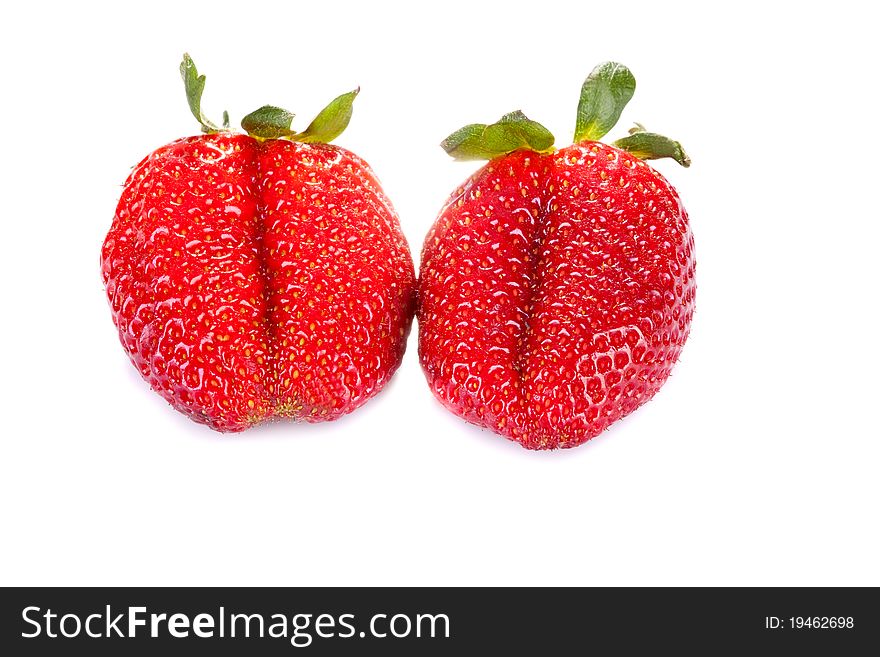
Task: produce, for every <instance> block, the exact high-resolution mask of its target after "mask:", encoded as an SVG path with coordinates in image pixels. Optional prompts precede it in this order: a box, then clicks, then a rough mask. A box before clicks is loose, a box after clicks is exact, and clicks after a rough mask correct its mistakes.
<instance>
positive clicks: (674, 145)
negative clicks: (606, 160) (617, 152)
mask: <svg viewBox="0 0 880 657" xmlns="http://www.w3.org/2000/svg"><path fill="white" fill-rule="evenodd" d="M614 146H616V147H617V148H620V149H622V150H625V151H627V152H628V153H632V154H633V155H635V156H636V157H637V158H639V159H642V160H658V159H660V158H663V157H671V158H672V159H673V160H675V161H676V162H678V163H679V164H680V165H681V166H683V167H689V166H690V165H691V159H690V158H689V157H688V155H687V153H685V152H684V149H683V148H682V147H681V144H679V143H678V142H677V141H673V140H672V139H670V138H669V137H664V136H663V135H658V134H657V133H656V132H644V130H640V131H636V132H631V133H630V135H629V136H628V137H624V138H623V139H618V140H617V141H616V142H614Z"/></svg>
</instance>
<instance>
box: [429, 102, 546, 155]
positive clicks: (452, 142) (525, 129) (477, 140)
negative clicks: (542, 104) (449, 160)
mask: <svg viewBox="0 0 880 657" xmlns="http://www.w3.org/2000/svg"><path fill="white" fill-rule="evenodd" d="M554 141H555V137H554V136H553V134H552V133H551V132H550V131H549V130H547V128H545V127H544V126H542V125H541V124H540V123H538V122H537V121H532V120H531V119H530V118H528V117H527V116H526V115H525V114H523V113H522V112H521V111H520V110H516V111H515V112H510V113H508V114H505V115H504V116H502V117H501V118H500V119H499V120H498V121H496V122H495V123H491V124H489V125H486V124H485V123H471V124H470V125H466V126H464V127H463V128H460V129H459V130H456V131H455V132H453V133H452V134H451V135H449V136H448V137H447V138H446V139H444V140H443V142H442V143H441V144H440V146H441V147H442V148H443V150H445V151H446V152H447V153H449V154H450V155H451V156H452V157H454V158H455V159H456V160H492V159H494V158H496V157H500V156H502V155H507V154H508V153H512V152H513V151H516V150H520V149H527V150H532V151H536V152H538V153H544V152H549V151H551V150H553V142H554Z"/></svg>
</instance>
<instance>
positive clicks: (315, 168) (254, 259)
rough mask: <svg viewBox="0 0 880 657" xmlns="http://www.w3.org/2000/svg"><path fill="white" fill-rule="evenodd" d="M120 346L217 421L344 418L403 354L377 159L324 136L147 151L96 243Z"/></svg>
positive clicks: (207, 138) (198, 417) (401, 242)
mask: <svg viewBox="0 0 880 657" xmlns="http://www.w3.org/2000/svg"><path fill="white" fill-rule="evenodd" d="M101 270H102V276H103V280H104V284H105V287H106V291H107V296H108V298H109V300H110V305H111V309H112V313H113V320H114V323H115V324H116V326H117V328H118V330H119V337H120V340H121V342H122V345H123V347H124V348H125V350H126V352H127V353H128V355H129V357H130V358H131V361H132V363H133V364H134V365H135V367H137V368H138V370H139V371H140V373H141V375H142V376H143V377H144V378H145V379H146V380H147V381H148V382H149V384H150V385H151V386H152V387H153V389H155V390H156V391H157V392H159V394H161V395H162V396H163V397H164V398H165V399H166V400H167V401H168V402H169V403H170V404H171V405H172V406H174V407H175V408H176V409H178V410H179V411H181V412H183V413H185V414H186V415H188V416H189V417H191V418H192V419H194V420H195V421H197V422H201V423H204V424H207V425H208V426H210V427H211V428H213V429H216V430H218V431H241V430H243V429H246V428H248V427H250V426H252V425H254V424H256V423H259V422H261V421H263V420H267V419H271V418H273V417H285V418H293V419H296V420H303V421H307V422H319V421H325V420H334V419H336V418H338V417H340V416H342V415H344V414H346V413H349V412H351V411H353V410H354V409H356V408H358V407H359V406H361V405H362V404H363V403H364V402H366V401H367V400H368V399H370V398H371V397H372V396H373V395H375V394H376V393H377V392H378V391H379V390H381V388H382V387H383V386H384V385H385V383H386V382H387V381H388V380H389V379H390V377H391V376H392V374H393V373H394V371H395V370H396V369H397V367H398V366H399V364H400V361H401V359H402V357H403V352H404V349H405V346H406V337H407V335H408V332H409V329H410V325H411V321H412V314H413V308H414V288H415V275H414V270H413V263H412V259H411V257H410V254H409V249H408V247H407V244H406V240H405V238H404V237H403V234H402V233H401V230H400V224H399V221H398V218H397V214H396V213H395V211H394V209H393V207H392V206H391V203H390V202H389V201H388V199H387V198H386V197H385V195H384V193H383V192H382V189H381V187H380V185H379V183H378V182H377V180H376V178H375V177H374V175H373V173H372V171H371V170H370V168H369V166H368V165H367V164H366V163H365V162H364V161H363V160H361V159H360V158H358V157H357V156H355V155H353V154H352V153H350V152H348V151H346V150H344V149H342V148H339V147H337V146H331V145H327V144H309V143H299V142H294V141H289V140H274V139H272V140H267V141H263V140H258V139H254V138H252V137H250V136H246V135H240V134H232V133H218V134H208V135H203V136H198V137H190V138H186V139H181V140H178V141H175V142H173V143H171V144H168V145H167V146H164V147H162V148H160V149H158V150H156V151H155V152H154V153H152V154H151V155H149V156H148V157H147V158H145V159H144V160H143V161H142V162H141V163H140V164H138V165H137V167H135V169H134V170H133V172H132V173H131V175H130V176H129V178H128V180H127V182H126V184H125V188H124V190H123V193H122V197H121V199H120V201H119V205H118V207H117V210H116V216H115V218H114V221H113V225H112V227H111V229H110V232H109V233H108V235H107V238H106V240H105V242H104V245H103V249H102V253H101Z"/></svg>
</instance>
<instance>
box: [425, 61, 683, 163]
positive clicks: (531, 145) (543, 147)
mask: <svg viewBox="0 0 880 657" xmlns="http://www.w3.org/2000/svg"><path fill="white" fill-rule="evenodd" d="M635 90H636V80H635V77H634V76H633V74H632V72H631V71H630V70H629V69H628V68H627V67H626V66H624V65H623V64H619V63H617V62H604V63H602V64H599V65H598V66H596V68H594V69H593V70H592V72H591V73H590V74H589V75H588V76H587V79H586V80H584V83H583V85H582V86H581V95H580V100H579V102H578V108H577V120H576V122H575V130H574V143H576V144H580V143H583V142H586V141H599V140H601V139H602V137H604V136H605V135H606V134H608V132H609V131H611V130H612V129H613V128H614V126H615V125H616V124H617V121H618V120H619V119H620V115H621V113H622V112H623V109H624V108H625V107H626V105H627V103H629V101H630V100H631V99H632V97H633V94H634V93H635ZM553 141H554V138H553V135H552V134H551V133H550V131H549V130H547V128H545V127H544V126H543V125H541V124H540V123H537V122H536V121H532V120H531V119H529V118H527V117H526V116H525V114H523V113H522V112H519V111H517V112H511V113H510V114H505V115H504V116H503V117H501V120H500V121H498V122H496V123H493V124H490V125H486V124H482V123H473V124H470V125H466V126H465V127H463V128H461V129H459V130H456V131H455V132H453V133H452V134H451V135H449V136H448V137H447V138H446V139H444V140H443V142H442V143H441V144H440V146H441V147H442V148H443V150H445V151H446V152H447V153H449V155H451V156H452V157H453V158H455V159H456V160H493V159H495V158H497V157H501V156H503V155H507V154H508V153H511V152H513V151H515V150H532V151H536V152H538V153H546V152H551V151H552V150H553ZM612 145H613V146H615V147H616V148H619V149H621V150H624V151H627V152H628V153H631V154H632V155H635V156H636V157H638V158H640V159H642V160H654V159H659V158H665V157H668V158H672V159H674V160H675V161H676V162H678V163H679V164H680V165H681V166H683V167H688V166H690V164H691V160H690V158H689V157H688V155H687V153H685V151H684V149H683V148H682V146H681V144H680V143H679V142H677V141H674V140H672V139H669V138H668V137H664V136H663V135H660V134H657V133H654V132H648V131H647V130H645V128H644V127H643V126H641V125H640V124H638V123H637V124H636V127H635V128H633V129H632V130H630V132H629V136H627V137H623V138H622V139H618V140H617V141H614V142H612Z"/></svg>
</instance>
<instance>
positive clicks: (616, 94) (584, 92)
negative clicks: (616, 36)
mask: <svg viewBox="0 0 880 657" xmlns="http://www.w3.org/2000/svg"><path fill="white" fill-rule="evenodd" d="M635 90H636V79H635V78H634V77H633V74H632V73H631V72H630V70H629V69H628V68H627V67H626V66H624V65H623V64H618V63H616V62H605V63H604V64H599V65H598V66H597V67H596V68H594V69H593V72H592V73H590V75H589V76H587V79H586V80H584V85H583V86H582V87H581V99H580V102H579V103H578V109H577V124H576V125H575V129H574V141H575V143H576V144H577V143H580V142H582V141H586V140H591V141H597V140H599V139H601V138H602V137H604V136H605V135H606V134H608V131H609V130H611V128H613V127H614V125H615V124H616V123H617V120H618V119H619V118H620V113H621V112H622V111H623V108H624V107H626V104H627V103H628V102H629V101H630V99H631V98H632V97H633V93H635Z"/></svg>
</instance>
